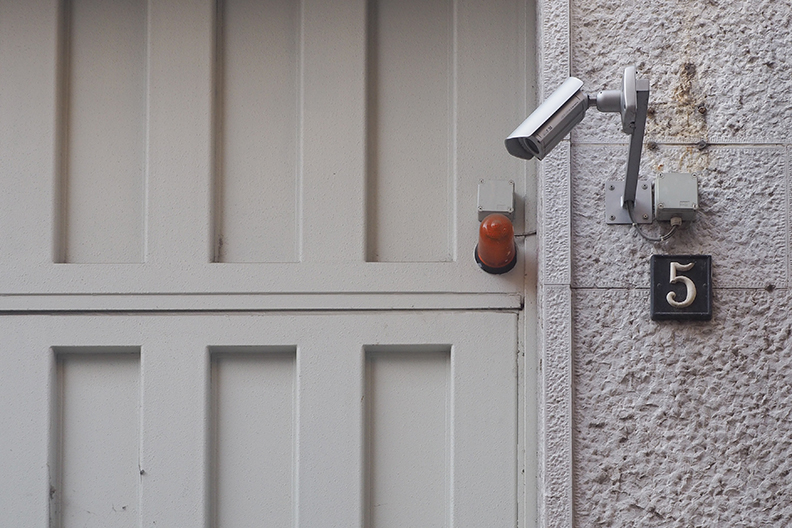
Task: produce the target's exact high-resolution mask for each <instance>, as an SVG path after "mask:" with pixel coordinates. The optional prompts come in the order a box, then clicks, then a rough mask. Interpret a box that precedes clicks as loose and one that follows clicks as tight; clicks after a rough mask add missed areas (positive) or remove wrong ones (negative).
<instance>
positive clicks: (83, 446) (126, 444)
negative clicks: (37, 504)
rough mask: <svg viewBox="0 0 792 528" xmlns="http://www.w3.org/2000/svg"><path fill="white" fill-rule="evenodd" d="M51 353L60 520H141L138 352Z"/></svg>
mask: <svg viewBox="0 0 792 528" xmlns="http://www.w3.org/2000/svg"><path fill="white" fill-rule="evenodd" d="M56 354H57V357H58V367H57V370H58V381H57V383H58V388H57V394H58V401H57V402H56V406H57V407H58V409H59V413H58V415H59V418H58V423H57V430H58V438H57V441H56V443H57V445H58V446H59V448H58V460H57V462H56V468H57V469H56V471H57V473H58V478H57V484H55V486H54V489H55V492H54V495H56V496H57V498H58V500H59V502H60V506H61V507H60V515H59V518H60V519H59V520H60V524H59V525H58V526H61V527H62V528H72V527H74V528H77V527H80V528H81V527H84V526H92V525H95V526H101V525H105V526H118V527H127V526H128V527H133V526H138V522H139V518H138V501H139V483H140V475H139V469H138V448H139V445H140V436H139V435H140V426H139V424H140V416H139V414H140V413H139V410H140V356H139V354H138V353H137V352H135V353H129V352H128V349H112V348H110V349H92V350H80V349H68V350H56Z"/></svg>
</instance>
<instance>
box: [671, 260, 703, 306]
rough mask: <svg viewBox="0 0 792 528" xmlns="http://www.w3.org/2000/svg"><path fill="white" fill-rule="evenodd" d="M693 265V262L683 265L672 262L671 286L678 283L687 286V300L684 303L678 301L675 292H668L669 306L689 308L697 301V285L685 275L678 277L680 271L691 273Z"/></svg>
mask: <svg viewBox="0 0 792 528" xmlns="http://www.w3.org/2000/svg"><path fill="white" fill-rule="evenodd" d="M693 264H695V262H691V263H690V264H685V265H682V264H680V263H679V262H672V263H671V280H670V281H669V282H671V284H676V283H677V282H681V283H682V284H684V285H685V288H686V290H687V291H686V292H685V298H684V299H683V300H682V301H677V300H676V293H675V292H668V295H666V300H667V301H668V304H670V305H671V306H673V307H674V308H687V307H688V306H690V305H691V304H693V301H695V300H696V285H695V284H693V281H692V280H690V279H689V278H687V277H685V276H684V275H677V272H678V271H689V270H690V269H692V268H693Z"/></svg>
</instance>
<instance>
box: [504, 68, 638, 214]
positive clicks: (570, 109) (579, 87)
mask: <svg viewBox="0 0 792 528" xmlns="http://www.w3.org/2000/svg"><path fill="white" fill-rule="evenodd" d="M590 106H595V107H596V108H597V110H599V111H600V112H614V113H620V114H621V124H622V131H623V132H624V133H625V134H629V135H630V150H629V155H628V157H627V177H626V178H625V180H624V184H623V189H622V190H619V191H616V187H617V185H616V184H617V183H620V182H608V189H609V190H614V191H616V193H615V199H613V200H610V198H609V197H610V195H609V194H606V198H607V199H608V200H609V201H608V203H607V205H606V214H607V217H606V218H607V223H609V224H630V223H651V221H652V220H651V218H650V217H651V189H649V186H648V185H642V186H641V189H642V192H641V196H640V198H639V200H637V201H636V189H637V187H638V167H639V165H640V162H641V150H642V147H643V137H644V129H645V127H646V114H647V110H648V107H649V81H648V80H647V79H636V78H635V66H628V67H627V68H625V70H624V79H623V81H622V87H621V90H603V91H601V92H599V93H598V94H596V95H586V94H585V93H584V92H583V82H582V81H581V80H580V79H576V78H575V77H570V78H569V79H567V80H566V81H564V84H562V85H561V86H559V87H558V89H557V90H556V91H555V92H553V93H552V94H551V95H550V97H548V98H547V99H546V100H545V102H543V103H542V104H541V105H539V107H538V108H537V109H536V110H534V112H533V113H532V114H531V115H530V116H528V119H526V120H525V121H523V123H522V124H521V125H520V126H518V127H517V129H516V130H515V131H514V132H512V133H511V135H510V136H509V137H508V138H506V150H508V151H509V154H511V155H513V156H516V157H518V158H523V159H527V160H529V159H531V158H533V157H536V158H538V159H540V160H541V159H543V158H544V157H545V156H547V154H549V153H550V151H551V150H553V147H555V146H556V145H558V143H559V142H560V141H561V140H562V139H563V138H564V137H565V136H566V135H567V134H569V133H570V132H571V131H572V129H573V128H575V125H577V124H578V123H580V122H581V121H582V120H583V117H585V115H586V110H588V108H589V107H590ZM618 187H621V185H618ZM644 191H646V192H644ZM647 192H648V198H646V195H647ZM647 201H648V203H649V205H648V208H647V207H646V206H645V202H647ZM611 202H612V204H613V206H612V207H611ZM633 213H636V214H635V215H634V214H633ZM633 217H637V218H635V219H634V218H633Z"/></svg>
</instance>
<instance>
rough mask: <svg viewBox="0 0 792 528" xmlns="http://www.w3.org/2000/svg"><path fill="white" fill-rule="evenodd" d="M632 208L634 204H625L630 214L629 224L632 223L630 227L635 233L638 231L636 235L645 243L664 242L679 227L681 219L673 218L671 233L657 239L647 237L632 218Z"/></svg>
mask: <svg viewBox="0 0 792 528" xmlns="http://www.w3.org/2000/svg"><path fill="white" fill-rule="evenodd" d="M633 207H635V204H634V203H633V202H627V212H628V213H629V214H630V222H632V226H633V227H634V228H635V230H636V231H638V234H639V235H641V237H643V239H644V240H646V241H647V242H651V243H653V244H658V243H660V242H665V241H666V240H668V239H669V238H671V237H672V236H673V234H674V233H676V230H677V227H679V225H681V224H682V219H681V218H679V217H674V218H672V219H671V231H669V232H668V233H666V234H664V235H660V237H659V238H653V237H650V236H647V235H646V234H645V233H644V232H643V231H642V230H641V228H640V226H639V225H638V222H636V221H635V218H633ZM675 220H676V222H675Z"/></svg>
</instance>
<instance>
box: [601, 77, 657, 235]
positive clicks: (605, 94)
mask: <svg viewBox="0 0 792 528" xmlns="http://www.w3.org/2000/svg"><path fill="white" fill-rule="evenodd" d="M594 104H596V106H597V110H599V111H600V112H619V113H621V118H622V131H623V132H624V133H625V134H629V135H630V151H629V155H628V157H627V175H626V177H625V179H624V185H623V188H622V191H621V196H620V197H619V200H618V204H617V208H618V209H621V211H619V210H613V208H612V207H611V206H610V204H611V203H612V202H613V200H610V201H608V200H606V208H607V209H608V211H607V215H608V217H607V221H608V223H615V224H629V223H632V220H631V219H630V215H629V210H630V209H635V210H639V209H640V211H641V214H640V215H638V218H636V221H637V222H638V223H648V222H651V208H652V207H651V189H650V190H649V193H643V194H644V195H647V194H648V204H645V203H644V202H646V201H647V200H646V196H642V199H641V200H638V202H640V203H639V204H637V203H636V191H637V188H638V169H639V167H640V165H641V151H642V150H643V140H644V132H645V130H646V114H647V110H648V108H649V80H648V79H636V72H635V66H628V67H627V68H625V70H624V79H623V81H622V89H621V90H605V91H602V92H600V93H598V94H597V95H596V96H592V95H589V105H591V106H593V105H594ZM608 183H609V187H611V186H612V182H608ZM642 188H643V187H642ZM606 192H607V191H606ZM647 208H648V211H649V213H648V215H647V213H646V212H645V210H647Z"/></svg>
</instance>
